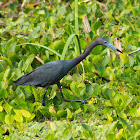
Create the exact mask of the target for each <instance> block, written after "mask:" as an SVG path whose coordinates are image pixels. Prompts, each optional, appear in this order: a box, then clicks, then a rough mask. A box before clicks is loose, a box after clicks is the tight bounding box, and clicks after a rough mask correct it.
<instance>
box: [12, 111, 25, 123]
mask: <svg viewBox="0 0 140 140" xmlns="http://www.w3.org/2000/svg"><path fill="white" fill-rule="evenodd" d="M14 112H15V113H16V114H15V115H14V116H13V119H14V120H15V121H17V122H23V117H22V113H21V110H18V109H14Z"/></svg>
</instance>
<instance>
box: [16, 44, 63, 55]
mask: <svg viewBox="0 0 140 140" xmlns="http://www.w3.org/2000/svg"><path fill="white" fill-rule="evenodd" d="M26 44H30V45H36V46H39V47H42V48H45V49H47V50H49V51H51V52H53V53H54V54H56V55H58V56H59V57H61V55H60V54H59V53H58V52H56V51H54V50H52V49H50V48H48V47H46V46H44V45H40V44H35V43H24V44H19V45H17V46H21V45H26Z"/></svg>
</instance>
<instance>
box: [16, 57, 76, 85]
mask: <svg viewBox="0 0 140 140" xmlns="http://www.w3.org/2000/svg"><path fill="white" fill-rule="evenodd" d="M73 61H74V59H71V60H58V61H52V62H49V63H46V64H44V65H42V66H40V67H38V68H36V69H35V70H33V71H32V72H30V73H27V74H25V75H23V76H22V77H20V78H19V79H18V80H17V81H15V83H16V85H17V86H18V85H31V86H39V87H47V86H49V85H53V84H57V83H58V82H59V81H60V80H61V79H62V78H63V77H64V76H65V75H66V74H67V73H68V72H69V71H70V70H71V69H72V68H73ZM52 72H53V75H52Z"/></svg>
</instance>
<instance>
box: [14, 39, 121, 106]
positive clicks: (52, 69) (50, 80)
mask: <svg viewBox="0 0 140 140" xmlns="http://www.w3.org/2000/svg"><path fill="white" fill-rule="evenodd" d="M97 45H103V46H106V47H109V48H111V49H113V50H116V51H119V52H121V51H120V50H118V49H117V48H116V47H114V46H113V45H111V44H110V43H109V42H108V41H107V40H106V39H105V38H101V37H100V38H98V39H96V40H95V41H93V42H92V43H91V44H90V45H89V46H88V47H87V48H86V49H85V51H84V52H83V53H82V54H81V55H80V56H78V57H76V58H74V59H70V60H58V61H52V62H49V63H46V64H44V65H42V66H40V67H38V68H36V69H35V70H33V71H31V72H30V73H27V74H25V75H23V76H22V77H20V78H19V79H17V80H16V81H14V83H15V85H16V86H18V85H31V86H37V87H45V88H46V90H45V94H44V96H43V100H42V105H43V106H45V96H46V93H47V89H48V88H49V86H50V85H53V84H57V86H58V88H59V89H60V92H61V95H62V98H63V100H64V101H66V102H71V101H76V102H81V103H87V101H88V100H89V99H87V100H70V99H65V97H64V95H63V93H62V87H61V85H60V80H61V79H62V78H63V77H64V76H65V75H66V74H67V73H68V72H69V71H70V70H71V69H72V68H73V67H75V66H76V65H77V64H78V63H80V62H81V61H82V60H83V59H85V58H86V57H87V56H88V55H89V53H90V52H91V50H92V49H93V48H94V47H96V46H97ZM121 53H122V52H121Z"/></svg>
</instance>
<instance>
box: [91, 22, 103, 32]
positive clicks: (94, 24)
mask: <svg viewBox="0 0 140 140" xmlns="http://www.w3.org/2000/svg"><path fill="white" fill-rule="evenodd" d="M101 25H102V22H101V21H97V22H95V23H93V24H92V25H91V30H92V31H93V32H95V31H97V29H98V28H99V27H100V26H101Z"/></svg>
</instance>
